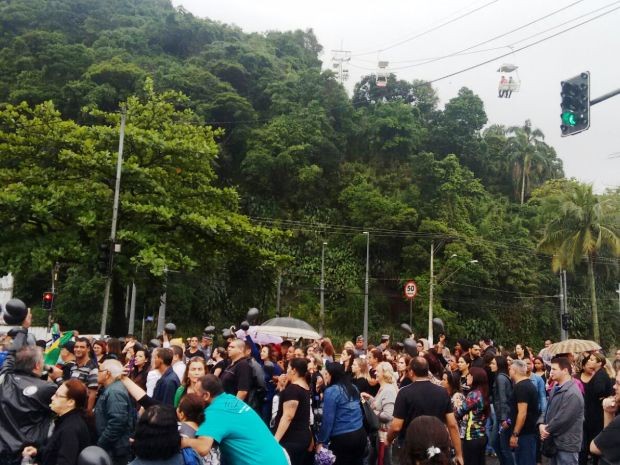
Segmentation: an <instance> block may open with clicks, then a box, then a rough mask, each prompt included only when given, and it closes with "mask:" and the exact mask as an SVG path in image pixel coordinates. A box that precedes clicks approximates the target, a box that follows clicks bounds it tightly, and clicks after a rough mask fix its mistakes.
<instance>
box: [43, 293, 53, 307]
mask: <svg viewBox="0 0 620 465" xmlns="http://www.w3.org/2000/svg"><path fill="white" fill-rule="evenodd" d="M53 305H54V293H53V292H44V293H43V310H51V309H52V306H53Z"/></svg>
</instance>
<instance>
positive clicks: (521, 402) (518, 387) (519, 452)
mask: <svg viewBox="0 0 620 465" xmlns="http://www.w3.org/2000/svg"><path fill="white" fill-rule="evenodd" d="M509 372H510V378H511V379H512V381H513V382H514V388H513V398H514V407H513V411H514V412H515V418H514V419H513V422H512V424H513V425H514V427H513V430H512V436H511V437H510V447H511V448H513V449H515V462H516V464H517V465H536V439H537V436H536V421H537V420H538V416H539V414H540V412H539V411H538V391H537V390H536V386H534V383H533V382H532V381H531V380H530V377H529V376H528V374H527V364H526V363H525V362H524V361H523V360H518V359H517V360H513V362H512V365H510V370H509Z"/></svg>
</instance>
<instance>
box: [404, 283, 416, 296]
mask: <svg viewBox="0 0 620 465" xmlns="http://www.w3.org/2000/svg"><path fill="white" fill-rule="evenodd" d="M417 293H418V286H417V284H416V283H415V281H407V282H406V283H405V297H407V298H408V299H413V298H414V297H415V296H416V294H417Z"/></svg>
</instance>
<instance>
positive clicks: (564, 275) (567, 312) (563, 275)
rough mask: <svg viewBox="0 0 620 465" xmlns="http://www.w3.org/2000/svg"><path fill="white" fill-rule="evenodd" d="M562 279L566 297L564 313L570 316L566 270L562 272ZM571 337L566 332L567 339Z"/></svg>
mask: <svg viewBox="0 0 620 465" xmlns="http://www.w3.org/2000/svg"><path fill="white" fill-rule="evenodd" d="M562 279H564V287H563V290H564V292H562V294H563V295H564V312H565V313H566V314H567V315H568V314H570V312H569V311H568V283H567V282H566V270H562ZM569 337H570V333H569V332H568V330H566V339H568V338H569Z"/></svg>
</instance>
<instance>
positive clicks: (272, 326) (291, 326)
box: [256, 317, 321, 340]
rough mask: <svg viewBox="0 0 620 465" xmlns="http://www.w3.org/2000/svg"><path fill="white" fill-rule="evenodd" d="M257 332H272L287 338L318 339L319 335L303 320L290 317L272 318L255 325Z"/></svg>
mask: <svg viewBox="0 0 620 465" xmlns="http://www.w3.org/2000/svg"><path fill="white" fill-rule="evenodd" d="M256 331H257V333H263V334H272V335H274V336H280V337H283V338H289V339H299V338H303V339H312V340H316V339H320V338H321V335H320V334H319V333H317V332H316V330H315V329H314V328H313V327H312V326H310V325H309V324H308V323H306V322H305V321H303V320H298V319H297V318H290V317H279V318H272V319H271V320H267V321H265V322H264V323H263V324H262V325H260V326H257V327H256Z"/></svg>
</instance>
